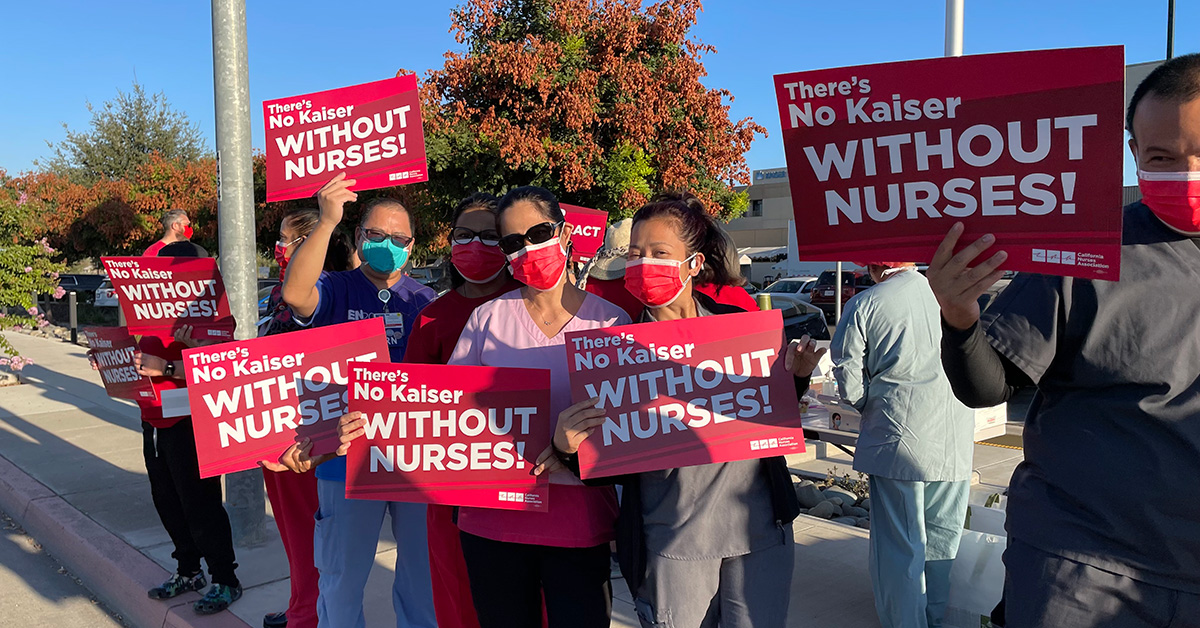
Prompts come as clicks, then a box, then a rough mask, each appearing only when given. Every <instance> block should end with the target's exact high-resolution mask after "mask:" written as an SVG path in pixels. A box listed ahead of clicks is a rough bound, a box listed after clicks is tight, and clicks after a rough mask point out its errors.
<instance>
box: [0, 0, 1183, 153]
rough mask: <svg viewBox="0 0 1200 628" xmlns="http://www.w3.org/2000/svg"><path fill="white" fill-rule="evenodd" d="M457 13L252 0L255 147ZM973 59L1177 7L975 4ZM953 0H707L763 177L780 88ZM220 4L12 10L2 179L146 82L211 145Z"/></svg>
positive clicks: (359, 2)
mask: <svg viewBox="0 0 1200 628" xmlns="http://www.w3.org/2000/svg"><path fill="white" fill-rule="evenodd" d="M456 4H457V3H456V2H454V1H444V0H426V1H423V2H413V1H403V2H396V1H379V0H376V1H365V0H342V1H341V2H338V3H335V4H334V5H331V4H329V3H328V2H312V1H310V0H288V1H286V2H285V1H283V0H249V1H248V2H247V5H248V7H247V18H246V21H247V30H248V36H249V42H250V48H249V52H250V97H251V99H252V100H253V105H252V107H251V114H252V116H253V121H254V146H255V147H256V148H261V146H262V143H263V140H262V106H261V104H262V101H263V100H264V99H271V98H279V97H284V96H292V95H296V94H303V93H308V92H313V91H319V90H323V89H330V88H334V87H340V86H344V85H352V84H355V83H361V82H366V81H371V80H377V79H381V78H387V77H390V76H392V75H394V73H395V72H396V70H397V69H398V68H407V69H411V70H416V71H417V72H418V73H420V74H423V73H424V71H425V70H427V69H429V68H432V67H441V65H442V55H443V53H444V52H445V51H447V50H451V49H454V48H456V44H455V42H454V40H453V38H452V37H451V35H450V34H449V32H448V29H449V25H450V20H449V13H450V10H451V8H452V7H453V6H455V5H456ZM966 4H967V8H966V28H965V37H964V42H965V43H964V49H965V53H966V54H974V53H987V52H1002V51H1012V50H1026V49H1037V48H1060V47H1070V46H1089V45H1108V44H1123V45H1124V46H1125V58H1126V62H1127V63H1137V62H1142V61H1151V60H1156V59H1161V58H1163V56H1164V52H1165V37H1166V35H1165V33H1166V13H1167V9H1166V7H1167V2H1166V0H1140V1H1138V2H1129V1H1128V0H1120V1H1119V0H1036V1H1035V0H967V2H966ZM944 10H945V5H944V3H943V2H942V1H941V0H907V1H903V2H897V1H895V0H891V1H877V0H841V1H834V2H828V1H822V2H817V1H812V0H791V1H783V0H709V1H708V2H706V3H705V12H704V13H702V14H701V16H700V20H699V24H698V25H697V27H696V28H695V29H694V30H693V34H694V36H695V37H697V38H699V39H700V40H702V41H704V42H706V43H709V44H712V45H714V46H716V47H717V53H716V54H711V55H708V56H707V57H706V58H705V63H706V65H707V68H708V72H709V76H708V77H707V78H706V79H705V83H706V84H707V85H708V86H710V87H723V88H726V89H729V90H730V91H732V92H733V94H734V96H735V98H736V101H735V102H734V103H733V105H732V111H731V115H732V116H733V117H734V118H735V119H738V118H743V117H752V118H754V119H755V120H756V121H757V122H758V123H760V124H762V125H763V126H765V127H766V128H767V129H768V130H769V131H770V137H768V138H766V139H759V140H757V141H755V142H754V145H753V147H752V148H751V150H750V153H749V154H748V156H747V158H748V161H749V165H750V167H751V168H773V167H777V166H783V165H784V158H783V148H782V144H781V143H780V139H779V137H780V136H779V119H778V114H777V112H776V109H775V105H774V102H773V100H774V93H773V87H772V80H771V77H772V75H774V74H777V73H781V72H792V71H798V70H808V69H816V68H825V67H837V66H844V65H857V64H863V63H876V62H883V61H895V60H903V59H917V58H923V57H935V56H940V55H941V54H942V48H943V28H944ZM209 11H210V9H209V4H208V3H207V2H203V1H200V0H193V1H191V2H163V1H158V2H152V1H149V0H142V1H137V0H108V1H106V2H94V1H83V0H79V1H76V2H62V1H56V0H41V1H39V2H13V3H8V5H7V6H6V7H5V16H4V21H5V24H6V26H7V27H8V28H6V29H5V33H4V37H3V38H0V62H2V64H3V67H5V68H8V69H9V78H8V80H7V83H6V87H5V89H3V90H0V168H5V169H7V170H8V172H9V173H10V174H16V173H19V172H22V171H26V170H29V169H31V168H32V166H33V160H34V159H37V158H39V157H44V156H46V155H48V153H49V150H48V148H47V147H46V143H45V142H46V140H51V141H58V140H60V139H62V137H63V135H64V133H63V129H62V126H61V124H62V123H64V122H65V123H67V124H68V125H70V126H71V127H72V128H76V129H82V128H84V127H85V126H86V124H87V121H88V113H87V109H86V106H85V103H86V102H87V101H89V100H90V101H91V102H93V103H95V104H99V103H102V102H104V101H105V100H108V99H109V98H111V97H113V96H114V95H115V94H116V90H117V89H125V90H127V89H128V88H129V86H130V84H131V82H132V81H133V80H134V78H135V77H136V78H137V80H138V81H140V82H141V83H142V84H143V85H144V86H145V87H146V88H147V90H148V91H151V92H158V91H162V92H165V93H166V94H167V97H168V98H169V99H170V101H171V103H172V104H173V105H174V106H175V107H176V108H178V109H181V110H183V111H185V112H187V114H188V115H189V116H191V118H192V119H193V120H194V121H196V122H197V123H198V124H199V126H200V129H201V130H202V131H203V133H204V134H205V136H206V137H207V138H208V139H209V144H210V146H211V145H212V143H213V141H212V137H213V95H212V34H211V14H210V12H209ZM1175 50H1176V54H1182V53H1186V52H1197V51H1200V0H1178V7H1177V9H1176V31H1175Z"/></svg>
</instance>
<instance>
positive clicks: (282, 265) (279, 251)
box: [275, 242, 288, 279]
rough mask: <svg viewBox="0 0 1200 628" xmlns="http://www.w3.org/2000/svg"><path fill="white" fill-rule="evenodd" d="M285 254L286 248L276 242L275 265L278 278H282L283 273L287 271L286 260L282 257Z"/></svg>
mask: <svg viewBox="0 0 1200 628" xmlns="http://www.w3.org/2000/svg"><path fill="white" fill-rule="evenodd" d="M286 254H287V247H286V246H284V245H282V244H280V243H278V242H276V243H275V263H276V264H279V277H280V279H282V278H283V272H284V270H286V269H287V265H288V258H286V257H284V255H286Z"/></svg>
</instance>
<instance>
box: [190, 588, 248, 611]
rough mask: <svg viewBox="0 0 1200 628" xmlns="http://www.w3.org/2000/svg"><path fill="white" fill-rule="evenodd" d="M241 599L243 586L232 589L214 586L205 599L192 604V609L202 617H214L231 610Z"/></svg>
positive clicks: (205, 595)
mask: <svg viewBox="0 0 1200 628" xmlns="http://www.w3.org/2000/svg"><path fill="white" fill-rule="evenodd" d="M241 598H242V586H241V585H238V586H236V587H231V586H229V585H226V584H214V585H212V588H211V589H209V590H208V593H205V594H204V597H202V598H200V599H199V600H196V603H195V604H192V609H194V610H195V611H196V612H197V613H199V614H201V615H212V614H213V613H219V612H221V611H223V610H225V609H227V608H229V605H230V604H233V603H234V602H236V601H238V600H240V599H241Z"/></svg>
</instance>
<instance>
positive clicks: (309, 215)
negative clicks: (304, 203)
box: [279, 207, 321, 236]
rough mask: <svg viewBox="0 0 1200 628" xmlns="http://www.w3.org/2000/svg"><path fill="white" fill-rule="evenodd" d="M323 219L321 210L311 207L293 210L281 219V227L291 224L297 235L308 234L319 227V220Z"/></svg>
mask: <svg viewBox="0 0 1200 628" xmlns="http://www.w3.org/2000/svg"><path fill="white" fill-rule="evenodd" d="M319 220H321V212H320V211H318V210H316V209H313V208H311V207H305V208H303V209H296V210H292V211H290V212H288V213H287V215H286V216H284V217H283V220H281V221H279V225H280V227H282V226H284V225H291V227H292V229H295V230H296V235H297V236H307V235H308V234H310V233H312V232H313V229H316V228H317V222H318V221H319Z"/></svg>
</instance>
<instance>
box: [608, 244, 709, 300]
mask: <svg viewBox="0 0 1200 628" xmlns="http://www.w3.org/2000/svg"><path fill="white" fill-rule="evenodd" d="M695 257H696V255H695V254H692V255H691V257H688V258H687V259H685V260H683V261H682V262H681V261H679V260H674V259H654V258H651V257H639V258H638V259H635V260H633V261H631V262H628V263H626V264H625V289H626V290H628V291H629V294H632V295H633V296H634V297H636V298H637V300H638V301H641V302H642V303H644V304H645V305H646V306H648V307H665V306H667V305H670V304H672V303H674V302H675V299H678V298H679V295H681V294H683V289H684V287H685V286H686V285H687V282H688V281H691V280H692V276H691V275H690V274H689V275H688V277H687V280H686V281H685V280H684V279H682V278H680V276H679V268H680V267H681V266H683V264H684V263H685V262H688V261H689V260H692V259H694V258H695ZM688 268H689V269H690V268H693V266H692V265H691V264H689V265H688Z"/></svg>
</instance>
